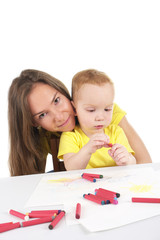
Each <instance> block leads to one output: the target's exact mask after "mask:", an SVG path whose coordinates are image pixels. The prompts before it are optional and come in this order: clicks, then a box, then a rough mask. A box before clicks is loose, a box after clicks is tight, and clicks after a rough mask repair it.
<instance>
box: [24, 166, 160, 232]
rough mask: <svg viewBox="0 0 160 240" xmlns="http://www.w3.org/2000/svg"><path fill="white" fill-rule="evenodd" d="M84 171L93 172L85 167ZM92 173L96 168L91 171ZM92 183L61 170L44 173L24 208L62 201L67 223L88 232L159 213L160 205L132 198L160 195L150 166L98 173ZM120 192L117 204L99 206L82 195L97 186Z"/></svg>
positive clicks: (159, 182)
mask: <svg viewBox="0 0 160 240" xmlns="http://www.w3.org/2000/svg"><path fill="white" fill-rule="evenodd" d="M87 172H92V170H91V169H90V170H88V171H87ZM94 173H95V171H94ZM97 173H99V174H102V175H103V176H104V177H103V178H102V179H98V180H97V181H96V182H95V183H93V182H89V181H87V180H85V179H82V178H81V173H78V172H77V173H75V172H74V173H70V172H64V173H63V172H62V173H59V174H58V175H56V174H54V173H53V174H48V175H45V176H44V177H43V178H42V179H41V181H40V182H39V184H38V185H37V188H36V189H35V191H34V193H33V194H32V196H31V197H30V199H29V200H28V202H27V204H26V206H25V207H33V206H34V207H37V206H49V205H50V206H54V205H60V204H63V206H64V210H65V211H66V223H67V224H68V225H72V224H77V223H80V224H82V225H83V226H84V227H85V228H86V229H88V230H89V231H91V232H94V231H102V230H106V229H111V228H114V227H119V226H122V225H125V224H129V223H131V222H135V221H139V220H142V219H145V218H149V217H152V216H155V215H157V214H160V204H147V205H146V204H142V203H132V202H131V197H136V196H138V197H160V175H159V174H157V173H158V172H157V173H155V171H154V170H153V169H152V168H144V169H141V168H140V169H136V170H131V169H128V170H124V171H123V170H122V171H118V170H117V171H116V170H115V169H114V171H106V169H104V170H103V169H101V170H100V172H98V171H97ZM100 187H101V188H105V189H108V190H111V191H115V192H119V193H120V194H121V197H120V198H119V199H118V202H119V203H118V204H117V205H113V204H110V205H104V206H102V205H98V204H96V203H94V202H91V201H88V200H86V199H84V198H83V194H87V193H93V194H94V193H95V189H97V188H100ZM77 202H80V203H81V206H82V211H81V218H80V219H79V220H77V219H75V207H76V203H77Z"/></svg>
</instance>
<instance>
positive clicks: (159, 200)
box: [132, 197, 160, 203]
mask: <svg viewBox="0 0 160 240" xmlns="http://www.w3.org/2000/svg"><path fill="white" fill-rule="evenodd" d="M132 202H139V203H160V198H134V197H133V198H132Z"/></svg>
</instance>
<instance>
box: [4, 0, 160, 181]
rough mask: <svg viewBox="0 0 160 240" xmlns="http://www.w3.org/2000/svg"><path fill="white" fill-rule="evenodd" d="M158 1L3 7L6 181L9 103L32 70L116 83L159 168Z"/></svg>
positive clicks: (9, 0) (31, 0)
mask: <svg viewBox="0 0 160 240" xmlns="http://www.w3.org/2000/svg"><path fill="white" fill-rule="evenodd" d="M159 4H160V2H159V0H157V1H156V0H144V1H143V0H133V1H132V0H110V1H108V0H43V1H42V0H27V1H26V0H14V1H13V0H1V2H0V78H1V79H0V82H1V87H0V110H1V117H0V177H7V176H9V171H8V165H7V162H8V152H9V151H8V150H9V143H8V120H7V108H8V106H7V104H8V103H7V95H8V89H9V86H10V84H11V82H12V80H13V79H14V78H15V77H17V76H18V75H19V74H20V72H21V71H22V70H24V69H27V68H34V69H39V70H42V71H46V72H48V73H49V74H51V75H53V76H54V77H57V78H58V79H60V80H61V81H63V82H64V83H65V84H66V86H67V87H68V89H69V90H70V86H71V79H72V77H73V75H74V74H75V73H76V72H78V71H80V70H84V69H87V68H96V69H98V70H101V71H104V72H106V73H107V74H108V76H109V77H110V78H111V79H112V80H113V81H114V83H115V88H116V99H115V101H116V103H118V105H119V106H120V107H121V108H122V109H124V110H125V111H126V112H127V118H128V120H129V121H130V123H131V124H132V125H133V126H134V128H135V129H136V131H137V132H138V133H139V135H140V136H141V138H142V139H143V141H144V143H145V144H146V146H147V148H148V150H149V152H150V154H151V156H152V160H153V162H159V161H160V159H159V134H160V123H159V115H160V114H159V103H160V93H159V88H160V87H159V80H160V14H159V13H160V7H159Z"/></svg>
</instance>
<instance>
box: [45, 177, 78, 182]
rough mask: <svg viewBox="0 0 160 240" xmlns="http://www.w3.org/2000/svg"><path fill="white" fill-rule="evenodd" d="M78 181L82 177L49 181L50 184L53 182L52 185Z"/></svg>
mask: <svg viewBox="0 0 160 240" xmlns="http://www.w3.org/2000/svg"><path fill="white" fill-rule="evenodd" d="M77 179H80V177H78V178H74V179H73V178H59V179H51V180H48V182H52V183H69V182H73V181H75V180H77Z"/></svg>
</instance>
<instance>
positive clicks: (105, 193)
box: [95, 189, 117, 199]
mask: <svg viewBox="0 0 160 240" xmlns="http://www.w3.org/2000/svg"><path fill="white" fill-rule="evenodd" d="M95 195H97V196H102V197H104V198H107V197H109V198H116V199H117V196H116V194H115V193H110V192H104V191H101V190H99V189H95Z"/></svg>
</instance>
